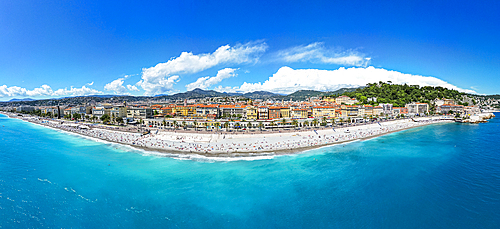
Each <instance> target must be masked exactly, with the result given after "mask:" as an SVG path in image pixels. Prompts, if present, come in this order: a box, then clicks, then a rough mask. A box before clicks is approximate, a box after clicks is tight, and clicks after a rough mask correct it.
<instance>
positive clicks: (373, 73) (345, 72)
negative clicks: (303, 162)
mask: <svg viewBox="0 0 500 229" xmlns="http://www.w3.org/2000/svg"><path fill="white" fill-rule="evenodd" d="M379 81H383V82H387V81H392V83H394V84H405V83H406V84H408V85H420V86H441V87H445V88H449V89H454V90H458V91H460V92H466V93H476V92H475V91H473V90H469V89H462V88H458V87H457V86H454V85H452V84H450V83H447V82H445V81H443V80H440V79H438V78H435V77H431V76H421V75H411V74H405V73H401V72H397V71H391V70H386V69H382V68H375V67H371V66H370V67H367V68H358V67H351V68H343V67H341V68H339V69H337V70H319V69H292V68H290V67H281V68H280V69H279V70H278V71H277V72H276V73H275V74H273V76H271V77H269V79H268V80H266V81H265V82H264V83H261V82H259V83H247V82H244V83H243V84H242V85H241V86H240V87H238V88H235V87H233V88H224V87H218V88H216V90H218V91H226V92H235V91H237V92H252V91H270V92H275V93H282V94H289V93H293V92H295V91H297V90H317V91H333V90H337V89H340V88H344V87H359V86H364V85H366V84H368V83H375V82H379ZM226 89H228V90H226Z"/></svg>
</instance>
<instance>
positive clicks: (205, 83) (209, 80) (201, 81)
mask: <svg viewBox="0 0 500 229" xmlns="http://www.w3.org/2000/svg"><path fill="white" fill-rule="evenodd" d="M236 70H237V69H234V68H224V69H222V70H219V71H218V72H217V75H216V76H214V77H209V76H206V77H201V78H198V79H197V80H196V81H195V82H193V83H190V84H188V85H186V88H187V90H188V91H191V90H193V89H195V88H201V89H206V88H208V87H210V86H212V85H214V84H217V83H220V82H221V81H222V80H223V79H226V78H229V77H233V76H236V75H237V74H236V73H234V71H236Z"/></svg>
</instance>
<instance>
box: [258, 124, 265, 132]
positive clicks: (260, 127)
mask: <svg viewBox="0 0 500 229" xmlns="http://www.w3.org/2000/svg"><path fill="white" fill-rule="evenodd" d="M262 127H264V124H263V123H262V122H259V129H260V131H262Z"/></svg>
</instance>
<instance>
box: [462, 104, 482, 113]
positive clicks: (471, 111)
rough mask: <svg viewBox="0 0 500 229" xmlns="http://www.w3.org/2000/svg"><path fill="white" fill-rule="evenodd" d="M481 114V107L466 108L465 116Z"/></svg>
mask: <svg viewBox="0 0 500 229" xmlns="http://www.w3.org/2000/svg"><path fill="white" fill-rule="evenodd" d="M479 113H481V110H480V109H479V107H476V106H466V107H464V114H465V115H473V114H479Z"/></svg>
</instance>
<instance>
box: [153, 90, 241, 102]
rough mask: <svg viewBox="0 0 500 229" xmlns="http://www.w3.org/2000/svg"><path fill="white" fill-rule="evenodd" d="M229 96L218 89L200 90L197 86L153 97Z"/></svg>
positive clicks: (194, 97)
mask: <svg viewBox="0 0 500 229" xmlns="http://www.w3.org/2000/svg"><path fill="white" fill-rule="evenodd" d="M227 96H231V95H230V94H228V93H221V92H218V91H213V90H202V89H199V88H196V89H194V90H192V91H186V92H181V93H177V94H173V95H163V96H158V97H155V98H166V99H172V100H176V99H200V98H206V97H227Z"/></svg>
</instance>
